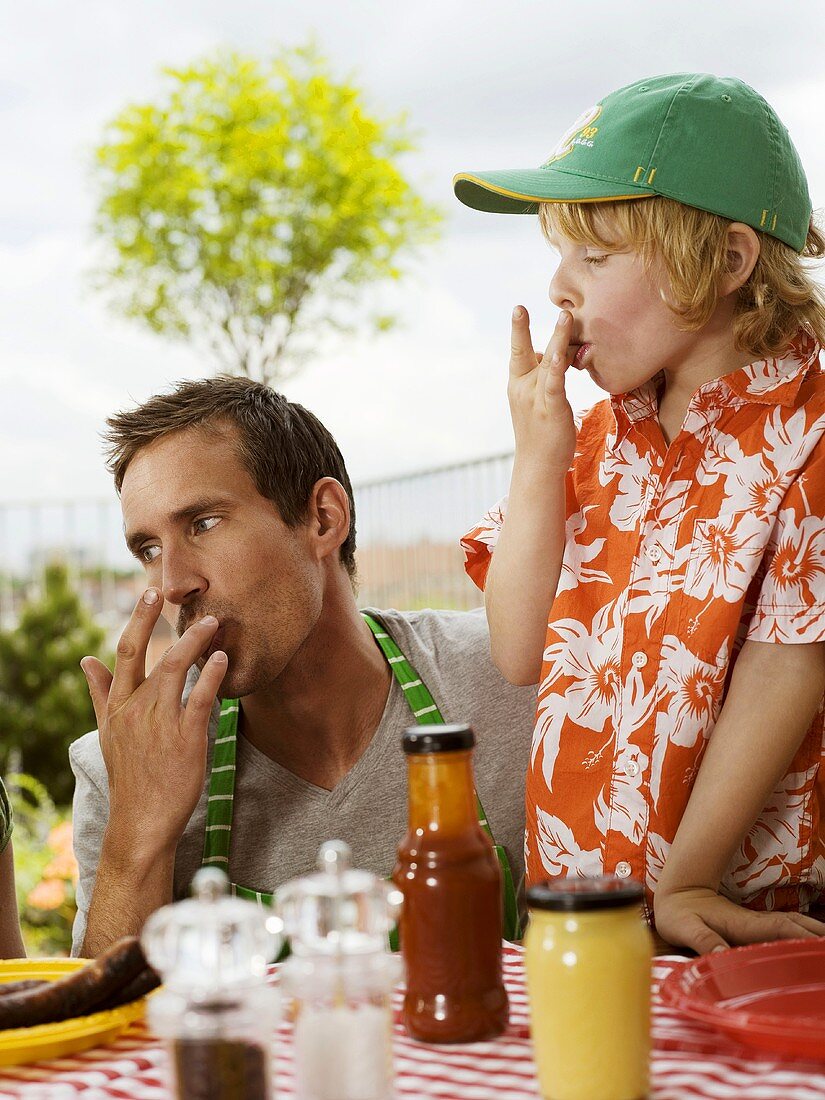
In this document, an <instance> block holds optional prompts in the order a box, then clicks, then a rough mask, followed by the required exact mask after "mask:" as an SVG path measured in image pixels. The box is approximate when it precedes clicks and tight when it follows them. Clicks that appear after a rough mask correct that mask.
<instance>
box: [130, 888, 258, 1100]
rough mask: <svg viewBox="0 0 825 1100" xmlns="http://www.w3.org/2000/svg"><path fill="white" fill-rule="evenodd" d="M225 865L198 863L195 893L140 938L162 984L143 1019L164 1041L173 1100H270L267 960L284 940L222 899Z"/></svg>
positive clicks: (252, 912)
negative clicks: (223, 868)
mask: <svg viewBox="0 0 825 1100" xmlns="http://www.w3.org/2000/svg"><path fill="white" fill-rule="evenodd" d="M227 887H228V880H227V877H226V875H225V874H224V873H223V871H221V870H219V869H217V868H214V867H204V868H201V870H200V871H198V873H197V874H196V875H195V877H194V879H193V882H192V893H193V897H191V898H189V899H187V900H186V901H181V902H178V903H177V904H174V905H167V906H164V908H163V909H159V910H158V911H157V912H156V913H154V914H153V915H152V916H151V917H150V918H149V920H148V921H147V922H146V926H145V928H144V930H143V935H142V937H141V942H142V944H143V949H144V951H145V952H146V956H147V958H148V959H149V961H150V962H151V964H152V966H153V967H154V968H155V969H156V970H157V971H158V972H159V973H160V974H161V976H162V978H163V988H162V989H161V990H160V991H159V992H158V993H156V994H155V996H154V997H152V998H150V1001H149V1005H148V1017H149V1024H150V1026H151V1028H152V1030H153V1031H154V1032H155V1034H156V1035H158V1036H159V1037H160V1038H162V1039H163V1041H164V1045H165V1047H166V1053H167V1061H168V1077H169V1082H168V1083H169V1087H170V1089H171V1090H172V1094H173V1095H174V1096H175V1097H176V1098H177V1100H236V1098H237V1100H241V1098H243V1100H270V1098H271V1097H272V1095H273V1090H272V1070H271V1055H270V1048H271V1045H272V1040H273V1035H274V1031H275V1028H276V1025H277V1007H278V1001H277V993H276V991H275V989H274V988H273V987H272V986H271V985H270V984H268V982H267V963H268V962H269V961H270V960H271V959H272V958H273V957H274V956H275V954H276V953H277V950H278V948H279V946H280V936H279V935H277V932H276V930H275V925H277V927H280V922H277V921H273V918H272V917H271V915H270V916H269V918H268V919H267V914H266V913H265V912H264V911H263V910H261V909H260V908H259V907H258V906H257V905H255V904H254V903H253V902H249V901H244V900H242V899H241V898H234V897H229V896H227Z"/></svg>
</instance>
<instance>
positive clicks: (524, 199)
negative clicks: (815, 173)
mask: <svg viewBox="0 0 825 1100" xmlns="http://www.w3.org/2000/svg"><path fill="white" fill-rule="evenodd" d="M453 187H454V190H455V193H456V196H457V197H458V198H459V199H460V200H461V202H463V203H464V204H465V205H466V206H472V207H474V208H475V209H476V210H489V211H492V212H494V213H500V214H535V213H536V212H537V211H538V206H537V204H538V203H540V202H601V201H608V202H610V201H618V200H621V199H642V198H648V197H651V196H653V195H663V196H665V197H666V198H669V199H675V200H676V201H677V202H682V203H684V204H685V205H686V206H696V207H698V208H699V209H700V210H708V211H710V212H711V213H712V214H720V215H721V216H722V217H724V218H730V220H731V221H737V222H744V223H745V224H746V225H750V226H752V227H753V228H754V229H758V230H760V231H761V232H763V233H770V234H771V235H772V236H774V237H778V238H779V240H780V241H784V242H785V244H788V245H790V246H791V248H793V249H795V250H796V251H797V252H801V251H802V249H803V248H804V246H805V238H806V237H807V235H808V227H809V225H810V222H811V200H810V196H809V194H808V183H807V180H806V179H805V172H804V171H803V168H802V164H801V162H800V160H799V154H798V153H797V151H796V149H795V148H794V145H793V142H792V141H791V139H790V136H789V134H788V131H787V130H786V129H785V127H784V126H783V125H782V123H781V122H780V121H779V119H778V118H777V115H776V112H775V111H774V110H773V108H772V107H771V106H770V105H769V104H768V103H766V102H765V100H764V99H763V98H762V96H760V95H759V94H758V93H757V92H755V91H754V90H753V88H750V87H748V85H747V84H744V83H743V82H742V81H741V80H734V79H730V78H723V77H717V76H709V75H708V74H706V73H672V74H670V75H667V76H653V77H650V78H649V79H647V80H638V81H636V83H634V84H628V85H627V87H625V88H619V90H618V91H616V92H611V94H610V95H608V96H605V98H604V99H603V100H601V101H600V102H599V103H597V104H596V105H595V106H594V107H591V108H590V110H588V111H585V112H584V114H582V115H580V116H579V117H578V118H577V119H576V121H575V122H574V123H573V125H572V126H571V127H570V128H569V129H568V130H567V131H566V132H565V133H564V135H563V136H562V138H561V140H560V141H559V142H558V144H557V145H556V147H555V148H554V149H553V151H552V153H551V154H550V156H549V157H548V159H547V160H546V161H545V162H544V164H542V165H541V167H540V168H526V169H522V170H514V171H501V172H460V173H459V174H458V175H457V176H456V177H455V179H454V181H453Z"/></svg>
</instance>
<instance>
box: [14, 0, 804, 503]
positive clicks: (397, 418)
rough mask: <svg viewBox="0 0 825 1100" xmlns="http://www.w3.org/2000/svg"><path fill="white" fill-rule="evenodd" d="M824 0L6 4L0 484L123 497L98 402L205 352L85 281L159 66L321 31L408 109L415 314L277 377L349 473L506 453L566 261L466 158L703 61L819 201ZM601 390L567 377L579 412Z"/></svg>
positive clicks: (559, 128) (507, 159) (168, 379)
mask: <svg viewBox="0 0 825 1100" xmlns="http://www.w3.org/2000/svg"><path fill="white" fill-rule="evenodd" d="M823 30H825V5H823V4H822V3H821V2H820V0H815V2H814V0H811V2H807V0H805V2H799V3H794V2H792V0H791V2H788V3H785V4H783V5H782V6H777V5H776V4H775V3H766V2H762V0H749V2H747V3H745V2H741V3H740V2H725V0H715V2H704V0H692V2H691V3H690V4H682V5H678V4H671V3H661V2H656V3H653V2H641V0H639V2H635V3H634V2H627V0H626V2H624V3H622V4H616V3H614V2H611V3H602V2H592V3H588V2H587V0H578V2H576V3H557V2H553V0H543V2H541V3H527V2H519V0H510V2H509V3H507V4H503V3H501V2H498V3H489V2H487V0H455V2H450V0H439V2H432V0H416V3H414V4H409V5H403V6H402V5H395V4H389V3H386V0H383V2H381V3H374V2H362V3H346V2H343V0H334V2H332V0H314V2H305V3H302V4H300V5H299V4H297V3H296V4H289V3H285V2H281V0H266V2H253V0H231V2H230V0H223V2H218V0H203V2H200V3H198V2H195V0H191V2H187V0H145V2H143V3H138V2H137V0H75V3H71V4H69V3H66V2H61V0H54V2H52V3H46V2H43V0H26V3H24V4H21V3H19V0H0V123H1V124H2V130H1V131H0V134H2V136H1V137H0V169H1V170H0V392H1V393H2V412H3V428H2V433H0V471H2V474H0V503H2V502H4V501H9V500H21V499H33V500H41V499H44V498H61V499H62V498H78V497H79V498H89V497H92V496H105V495H107V494H109V493H111V491H112V490H111V488H110V483H109V479H108V475H107V474H106V473H105V471H104V469H103V465H102V460H101V456H100V443H99V439H98V433H99V431H100V430H101V427H102V425H103V420H104V418H105V417H106V416H107V415H108V414H109V413H111V412H112V411H113V410H115V409H118V408H123V407H126V406H129V405H132V404H134V403H135V402H136V401H139V400H142V399H144V398H145V397H147V396H149V395H150V394H152V393H155V392H157V391H159V390H162V389H164V388H166V387H168V386H169V385H170V383H172V382H173V381H175V380H177V379H180V378H183V377H198V376H202V375H205V374H209V373H210V372H211V371H212V369H213V365H212V364H211V363H210V362H208V361H206V360H204V359H201V358H199V357H198V356H196V355H195V354H194V353H193V352H192V351H191V350H190V349H188V348H187V347H185V346H183V345H180V344H176V343H171V342H168V341H166V340H164V339H161V338H159V337H156V336H153V335H150V334H147V333H145V332H144V331H143V330H142V329H140V328H139V327H137V326H135V325H134V324H128V323H127V322H125V321H120V320H116V319H114V318H113V317H112V316H111V315H110V314H108V313H107V312H106V310H105V309H104V308H103V306H102V305H101V303H100V302H99V301H98V300H97V299H96V297H95V296H94V293H93V292H92V291H91V289H90V288H89V286H88V277H87V274H86V273H87V272H88V269H89V266H90V230H89V224H90V219H91V212H92V191H91V187H90V179H89V163H90V150H91V149H92V147H93V146H94V144H95V143H96V141H97V140H98V139H99V137H100V134H101V131H102V127H103V126H104V124H105V122H106V121H107V120H108V119H109V118H111V117H112V116H113V115H115V114H116V113H117V112H118V111H120V109H121V108H122V107H123V106H124V105H125V104H126V103H128V102H130V101H135V100H148V99H151V98H153V97H155V96H157V95H158V94H159V92H160V91H161V89H162V87H163V83H162V78H161V76H160V73H159V70H160V68H161V66H164V65H183V64H186V63H189V62H191V61H193V60H195V59H197V58H198V57H200V56H202V55H204V54H205V53H208V52H210V51H212V50H214V49H215V48H217V47H220V46H233V47H236V48H238V49H241V50H248V51H255V52H259V53H260V52H265V51H266V50H267V49H274V48H277V47H279V46H281V45H283V44H297V43H300V42H303V41H305V40H306V39H307V38H308V37H309V36H310V35H313V36H314V37H315V39H316V41H317V43H318V45H319V47H320V48H321V50H322V51H323V52H325V53H326V54H327V55H328V56H329V57H330V58H331V60H332V63H333V67H334V70H335V71H336V72H337V73H339V74H340V75H341V76H347V75H352V76H354V78H355V79H356V80H357V82H358V83H359V84H360V85H361V87H362V88H363V89H364V91H365V93H366V98H367V102H368V104H369V105H370V106H371V107H372V109H373V110H374V111H375V112H376V113H377V114H379V115H392V114H394V113H396V112H398V111H399V110H406V111H407V112H408V114H409V118H410V121H411V123H412V124H413V125H414V126H415V127H416V128H417V129H418V131H419V134H420V151H419V152H417V153H415V154H412V155H410V156H408V157H407V158H406V162H405V169H406V171H407V172H408V174H409V175H410V176H411V177H413V178H414V180H415V181H416V182H417V184H418V186H419V187H420V188H421V189H422V190H423V191H424V192H425V193H426V195H427V196H428V197H429V198H430V199H431V200H432V201H434V202H436V203H438V204H439V205H440V206H441V207H442V208H443V210H444V211H445V213H446V214H447V219H446V221H445V226H444V235H443V239H442V242H441V243H440V244H439V245H437V246H435V247H433V248H432V249H430V250H429V252H428V253H427V257H426V260H425V261H424V262H422V263H421V264H420V265H419V268H418V270H417V272H416V273H415V275H414V276H413V277H411V278H409V279H408V280H407V281H406V282H405V283H404V284H403V286H402V287H400V288H398V289H397V290H394V291H393V292H392V293H391V294H390V296H389V297H390V299H391V302H392V304H393V305H394V307H395V308H396V309H397V310H398V312H399V313H400V315H401V317H402V319H403V324H402V326H401V327H400V328H399V329H398V330H397V331H396V332H395V333H393V334H390V335H387V336H383V337H380V338H373V339H371V340H368V341H365V340H362V341H358V340H349V341H344V340H342V341H341V342H340V343H339V344H338V345H337V346H336V347H335V348H334V349H333V351H332V352H331V353H330V354H328V355H326V356H325V357H324V359H323V361H320V360H319V361H317V362H315V363H313V364H312V365H311V366H310V367H309V368H308V369H307V370H306V371H305V372H304V373H303V374H302V375H301V376H300V377H298V378H297V379H295V380H294V381H293V382H291V383H290V384H289V385H288V386H287V387H286V392H287V394H288V395H289V396H290V397H291V398H292V399H293V400H298V401H301V402H302V403H304V404H306V405H308V406H309V407H310V408H312V409H313V410H314V411H315V412H316V413H317V414H318V415H319V416H320V417H321V418H322V420H324V421H325V423H326V424H327V425H328V426H329V427H330V428H331V430H332V431H333V432H334V434H335V435H336V437H337V439H338V442H339V444H340V445H341V448H342V450H343V452H344V456H345V458H346V459H347V462H348V465H349V467H350V472H351V474H352V476H353V478H354V479H356V480H363V479H366V478H374V477H378V476H381V475H383V474H385V473H390V472H400V471H408V470H414V469H417V468H420V467H429V466H433V465H438V464H441V463H444V462H449V461H454V460H460V459H463V458H467V457H473V456H478V455H484V454H491V453H494V452H497V451H501V450H503V449H507V448H508V447H509V446H510V443H511V433H510V425H509V419H508V415H507V410H506V402H505V394H504V385H505V375H506V365H507V345H508V333H509V314H510V310H511V308H512V306H513V305H514V304H515V303H516V302H522V303H524V304H526V305H527V307H528V308H529V309H530V312H531V315H532V316H533V317H534V319H535V335H536V340H537V343H538V342H541V343H542V344H543V342H544V341H546V339H547V337H548V336H549V333H550V330H551V327H552V324H553V321H554V311H553V310H552V308H551V307H550V305H549V302H548V299H547V284H548V282H549V279H550V277H551V275H552V271H553V256H552V253H551V252H550V251H549V250H548V249H547V247H546V246H545V245H544V244H543V243H542V240H541V237H540V234H539V231H538V227H537V225H536V221H535V219H534V218H513V217H501V216H494V215H484V214H480V213H477V212H474V211H470V210H467V209H465V208H464V207H462V206H460V205H459V204H458V203H457V202H456V201H455V199H454V198H453V195H452V186H451V180H452V176H453V174H454V173H455V172H456V171H459V170H470V169H484V168H507V167H534V166H537V165H538V164H540V163H541V162H542V161H543V160H544V159H545V158H546V156H547V153H548V151H549V150H550V149H551V148H552V147H553V145H554V144H555V143H556V140H557V139H558V137H559V136H560V135H561V133H562V132H563V131H564V130H565V129H566V128H567V126H568V125H569V124H570V122H571V121H572V120H573V119H574V118H575V117H576V116H577V115H578V114H579V113H580V112H581V111H582V110H583V109H585V108H586V107H588V106H590V105H591V104H592V103H593V102H595V101H596V100H597V99H598V98H599V97H601V96H603V95H604V94H605V93H607V92H609V91H611V90H612V89H614V88H616V87H619V86H621V85H623V84H626V83H629V82H630V81H632V80H636V79H639V78H640V77H643V76H650V75H655V74H657V73H663V72H675V71H683V70H703V71H710V72H716V73H718V74H720V75H726V76H737V77H740V78H742V79H744V80H746V81H747V82H748V83H751V84H753V85H754V86H755V87H756V88H757V89H758V90H759V91H761V92H762V93H763V94H764V95H765V96H766V97H767V98H768V99H769V100H770V101H771V102H772V103H773V105H774V106H775V107H776V109H777V111H778V112H779V114H780V117H781V118H782V119H783V121H784V122H785V124H786V125H787V126H788V128H789V130H790V132H791V136H792V137H793V139H794V141H795V142H796V145H797V147H798V149H799V151H800V154H801V156H802V160H803V163H804V164H805V166H806V168H807V171H808V176H809V181H810V185H811V193H812V197H813V201H814V205H815V206H820V205H822V204H825V142H823V140H822V135H823V130H822V116H823V107H825V62H824V61H823V60H822V57H821V52H822V51H821V45H822V42H823V40H824V39H823ZM597 396H598V391H596V389H595V387H593V386H592V384H591V383H590V382H589V380H588V379H582V378H579V377H577V378H576V379H575V380H574V381H573V383H572V399H573V403H574V405H575V406H577V407H586V406H587V405H589V404H591V403H592V401H593V400H594V399H595V398H596V397H597Z"/></svg>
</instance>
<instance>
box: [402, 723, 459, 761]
mask: <svg viewBox="0 0 825 1100" xmlns="http://www.w3.org/2000/svg"><path fill="white" fill-rule="evenodd" d="M475 743H476V738H475V734H474V733H473V727H472V726H467V725H463V724H456V725H452V726H410V727H409V729H406V730H404V736H403V737H402V738H401V744H402V745H403V747H404V752H405V753H407V755H408V756H409V755H414V754H420V753H426V752H459V751H460V750H462V749H471V748H472V747H473V746H474V745H475Z"/></svg>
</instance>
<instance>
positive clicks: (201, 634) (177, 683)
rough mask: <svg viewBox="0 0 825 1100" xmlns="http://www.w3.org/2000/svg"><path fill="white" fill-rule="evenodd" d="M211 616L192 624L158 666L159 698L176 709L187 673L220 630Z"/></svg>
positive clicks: (216, 621)
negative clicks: (162, 698) (163, 698)
mask: <svg viewBox="0 0 825 1100" xmlns="http://www.w3.org/2000/svg"><path fill="white" fill-rule="evenodd" d="M219 625H220V624H219V623H218V620H217V619H216V618H215V616H214V615H205V616H204V617H203V618H202V619H198V621H197V622H194V623H192V625H191V626H189V627H187V629H186V630H185V631H184V632H183V634H182V635H181V636H180V638H178V640H177V641H176V642H175V644H174V645H173V646H172V647H171V648H170V649H169V650H167V652H166V653H165V654H164V657H163V660H162V661H161V662H160V663H159V665H158V666H157V667H158V670H159V678H160V690H159V695H160V696H161V697H165V699H166V701H167V702H168V703H170V704H173V705H175V706H180V699H181V695H182V694H183V688H184V684H185V683H186V674H187V673H188V671H189V669H190V668H191V667H192V665H194V664H195V663H196V662H197V661H198V658H200V657H202V656H204V655H205V653H206V651H207V650H208V649H209V647H210V646H211V644H212V641H213V639H214V637H215V634H216V633H217V631H218V628H219Z"/></svg>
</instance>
